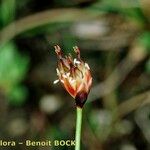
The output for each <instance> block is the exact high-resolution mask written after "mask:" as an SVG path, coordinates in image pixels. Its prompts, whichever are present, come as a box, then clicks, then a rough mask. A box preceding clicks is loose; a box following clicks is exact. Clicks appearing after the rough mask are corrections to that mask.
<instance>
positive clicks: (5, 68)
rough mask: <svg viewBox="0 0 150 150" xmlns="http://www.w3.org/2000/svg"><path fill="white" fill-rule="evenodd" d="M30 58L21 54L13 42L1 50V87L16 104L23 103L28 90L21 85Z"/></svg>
mask: <svg viewBox="0 0 150 150" xmlns="http://www.w3.org/2000/svg"><path fill="white" fill-rule="evenodd" d="M28 63H29V59H28V58H27V57H25V56H21V55H20V54H19V53H18V51H17V48H16V47H15V45H14V44H13V43H8V44H6V45H5V46H4V47H3V48H1V50H0V89H2V91H4V93H5V95H7V96H8V99H9V100H10V101H11V103H13V104H14V105H18V104H19V103H20V104H21V103H22V102H23V101H24V98H25V96H26V90H25V88H24V87H22V86H21V85H20V82H21V81H22V80H23V79H24V77H25V74H26V72H27V68H28Z"/></svg>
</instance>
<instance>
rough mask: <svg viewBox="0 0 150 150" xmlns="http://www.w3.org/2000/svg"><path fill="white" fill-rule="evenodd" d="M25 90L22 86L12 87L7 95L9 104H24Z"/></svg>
mask: <svg viewBox="0 0 150 150" xmlns="http://www.w3.org/2000/svg"><path fill="white" fill-rule="evenodd" d="M26 95H27V89H26V88H25V87H23V86H17V87H14V88H13V89H12V90H11V92H10V94H9V102H10V104H12V105H15V106H20V105H22V104H23V103H24V102H25V98H26Z"/></svg>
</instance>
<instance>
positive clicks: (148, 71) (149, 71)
mask: <svg viewBox="0 0 150 150" xmlns="http://www.w3.org/2000/svg"><path fill="white" fill-rule="evenodd" d="M146 72H147V73H149V74H150V58H149V60H148V61H147V62H146Z"/></svg>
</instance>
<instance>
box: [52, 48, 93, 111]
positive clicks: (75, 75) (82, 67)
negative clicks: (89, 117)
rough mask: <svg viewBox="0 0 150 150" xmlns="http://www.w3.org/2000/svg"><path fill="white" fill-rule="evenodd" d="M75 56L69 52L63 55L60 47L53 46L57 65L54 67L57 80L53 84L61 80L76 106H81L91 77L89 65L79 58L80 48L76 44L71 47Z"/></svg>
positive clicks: (90, 82)
mask: <svg viewBox="0 0 150 150" xmlns="http://www.w3.org/2000/svg"><path fill="white" fill-rule="evenodd" d="M73 49H74V51H75V53H76V54H77V58H74V59H73V58H72V56H71V54H69V55H68V56H65V57H63V54H62V51H61V48H60V47H59V46H58V45H57V46H55V52H56V54H57V57H58V67H57V68H56V71H57V76H58V80H55V81H54V84H55V83H57V82H59V81H60V82H61V84H62V85H63V87H64V88H65V89H66V90H67V92H68V93H69V94H70V95H71V96H72V97H73V98H74V99H75V101H76V106H78V107H81V108H82V107H83V105H84V103H85V101H86V99H87V96H88V94H89V91H90V88H91V85H92V77H91V72H90V67H89V65H88V64H87V63H85V62H84V61H82V60H81V57H80V50H79V48H78V47H77V46H75V47H73Z"/></svg>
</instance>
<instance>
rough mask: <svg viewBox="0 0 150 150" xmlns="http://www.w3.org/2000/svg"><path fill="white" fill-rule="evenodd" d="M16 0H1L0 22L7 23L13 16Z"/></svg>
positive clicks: (3, 24)
mask: <svg viewBox="0 0 150 150" xmlns="http://www.w3.org/2000/svg"><path fill="white" fill-rule="evenodd" d="M15 1H16V0H2V3H1V5H0V24H1V25H2V26H5V25H7V24H8V23H10V22H11V21H13V20H14V18H15V9H16V2H15Z"/></svg>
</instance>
